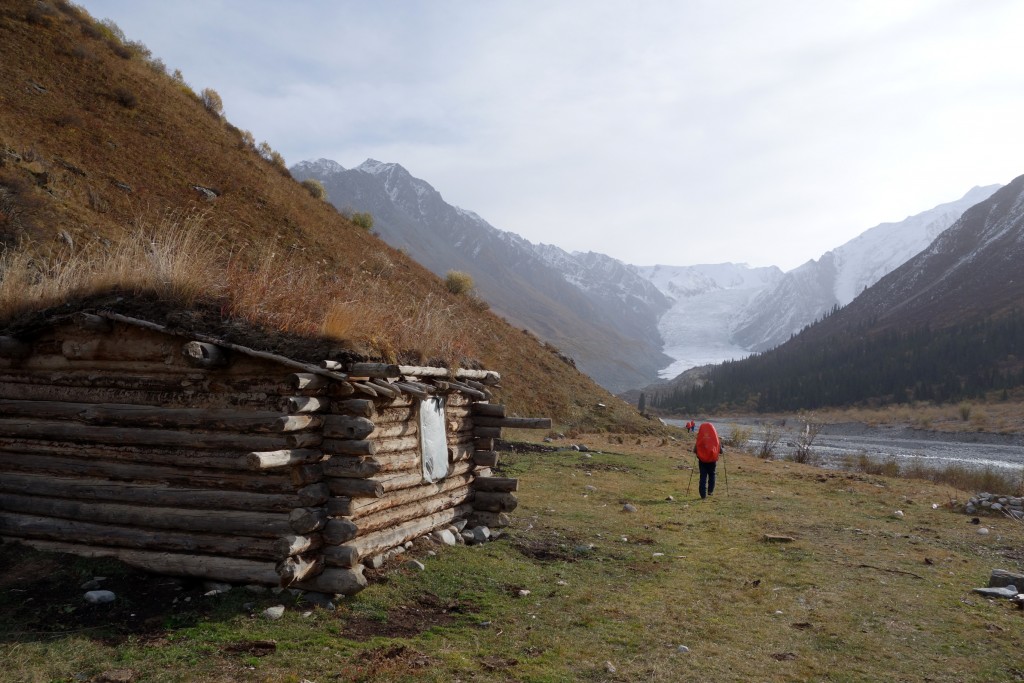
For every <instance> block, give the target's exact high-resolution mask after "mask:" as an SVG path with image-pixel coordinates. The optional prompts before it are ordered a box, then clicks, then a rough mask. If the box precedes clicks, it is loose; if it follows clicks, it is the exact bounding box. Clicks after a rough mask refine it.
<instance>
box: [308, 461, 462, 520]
mask: <svg viewBox="0 0 1024 683" xmlns="http://www.w3.org/2000/svg"><path fill="white" fill-rule="evenodd" d="M473 476H474V475H473V474H471V473H469V472H463V473H460V474H449V476H448V477H446V478H445V479H442V480H441V481H438V482H435V483H432V484H422V485H420V486H415V487H413V488H408V489H403V490H401V491H393V492H391V493H390V494H389V495H388V496H386V497H383V498H331V499H330V500H329V501H327V514H328V515H330V516H331V517H343V516H344V517H352V518H353V519H355V520H356V521H357V522H358V520H359V519H361V518H363V517H365V516H367V515H371V514H374V513H376V512H380V511H381V510H387V509H390V508H393V507H398V506H399V505H406V504H408V503H412V502H415V501H420V500H425V499H427V498H431V497H433V496H436V495H438V494H441V493H444V492H446V491H451V490H453V489H456V488H460V487H463V486H468V485H469V483H470V482H471V481H472V480H473Z"/></svg>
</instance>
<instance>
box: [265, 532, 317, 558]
mask: <svg viewBox="0 0 1024 683" xmlns="http://www.w3.org/2000/svg"><path fill="white" fill-rule="evenodd" d="M323 544H324V541H323V538H321V536H320V534H308V535H306V534H287V535H285V536H282V537H281V538H279V539H277V541H275V542H274V552H275V553H277V556H278V557H291V556H292V555H301V554H302V553H308V552H310V551H312V550H317V549H319V548H320V547H321V546H323Z"/></svg>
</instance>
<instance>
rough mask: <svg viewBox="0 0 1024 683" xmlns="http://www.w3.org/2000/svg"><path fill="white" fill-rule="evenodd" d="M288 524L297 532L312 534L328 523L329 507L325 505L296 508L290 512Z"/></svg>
mask: <svg viewBox="0 0 1024 683" xmlns="http://www.w3.org/2000/svg"><path fill="white" fill-rule="evenodd" d="M288 524H289V526H290V527H291V529H292V531H294V532H295V533H297V534H311V533H313V532H314V531H319V530H321V529H323V528H324V525H325V524H327V509H326V508H324V507H315V508H295V509H294V510H292V511H291V512H290V513H288Z"/></svg>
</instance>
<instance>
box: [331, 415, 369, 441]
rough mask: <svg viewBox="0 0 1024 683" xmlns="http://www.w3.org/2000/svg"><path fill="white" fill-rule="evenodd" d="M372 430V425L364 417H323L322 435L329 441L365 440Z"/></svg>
mask: <svg viewBox="0 0 1024 683" xmlns="http://www.w3.org/2000/svg"><path fill="white" fill-rule="evenodd" d="M373 430H374V424H373V423H372V422H370V421H369V420H368V419H366V418H365V417H353V416H350V415H325V416H324V418H323V435H324V436H325V437H327V438H331V439H357V440H358V439H365V438H366V437H367V436H369V435H370V434H371V433H372V432H373Z"/></svg>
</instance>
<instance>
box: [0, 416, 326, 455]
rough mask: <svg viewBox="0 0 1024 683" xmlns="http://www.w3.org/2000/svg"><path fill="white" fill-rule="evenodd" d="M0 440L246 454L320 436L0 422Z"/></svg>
mask: <svg viewBox="0 0 1024 683" xmlns="http://www.w3.org/2000/svg"><path fill="white" fill-rule="evenodd" d="M0 437H21V438H31V439H46V440H63V441H76V442H77V441H81V442H86V443H101V444H119V445H136V446H166V447H172V448H174V447H176V448H200V449H206V448H211V449H213V448H218V449H233V450H245V451H273V450H279V449H282V448H298V447H302V446H303V445H309V443H310V441H311V440H312V441H316V440H317V439H318V438H319V436H318V435H316V434H307V433H304V432H287V433H282V434H267V435H264V434H235V433H222V432H192V431H185V430H176V429H145V428H138V427H115V426H105V425H90V424H79V423H77V422H70V421H58V420H32V419H29V418H5V419H0Z"/></svg>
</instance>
